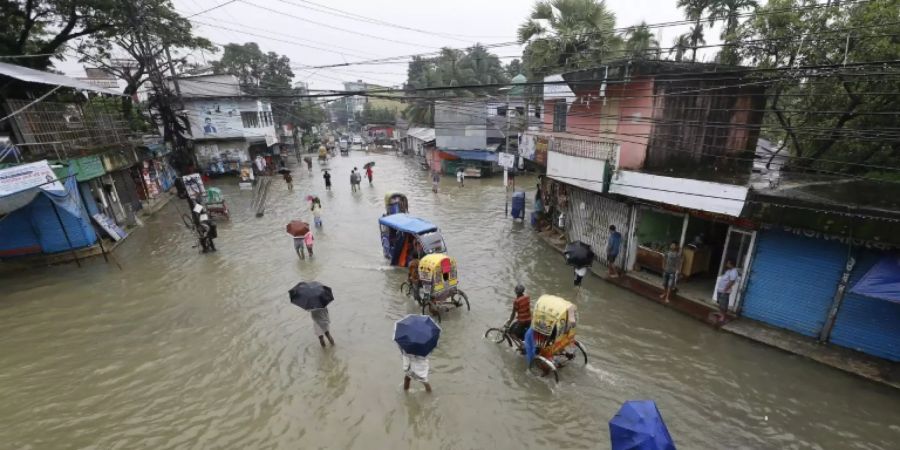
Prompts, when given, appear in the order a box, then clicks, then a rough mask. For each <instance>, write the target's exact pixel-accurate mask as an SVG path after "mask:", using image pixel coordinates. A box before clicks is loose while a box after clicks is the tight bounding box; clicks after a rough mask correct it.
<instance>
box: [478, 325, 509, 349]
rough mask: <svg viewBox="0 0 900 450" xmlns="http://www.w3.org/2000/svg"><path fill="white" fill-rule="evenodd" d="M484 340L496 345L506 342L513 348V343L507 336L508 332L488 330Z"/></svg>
mask: <svg viewBox="0 0 900 450" xmlns="http://www.w3.org/2000/svg"><path fill="white" fill-rule="evenodd" d="M484 338H485V339H487V340H489V341H491V342H493V343H495V344H499V343H501V342H503V341H506V343H507V344H509V345H510V346H512V342H510V341H509V336H507V335H506V332H505V331H503V330H502V329H500V328H488V330H487V331H485V332H484Z"/></svg>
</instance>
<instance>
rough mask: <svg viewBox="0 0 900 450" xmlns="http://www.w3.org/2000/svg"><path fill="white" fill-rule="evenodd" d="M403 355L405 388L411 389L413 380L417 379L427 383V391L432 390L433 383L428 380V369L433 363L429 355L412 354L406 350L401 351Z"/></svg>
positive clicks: (405, 389) (406, 389)
mask: <svg viewBox="0 0 900 450" xmlns="http://www.w3.org/2000/svg"><path fill="white" fill-rule="evenodd" d="M400 353H401V354H402V355H403V371H404V373H405V375H404V377H403V390H404V391H408V390H409V383H410V381H411V380H416V381H418V382H420V383H422V384H424V385H425V392H429V393H430V392H431V383H429V382H428V371H429V370H430V368H431V363H430V362H429V361H428V357H427V356H418V355H410V354H408V353H406V352H403V351H401V352H400Z"/></svg>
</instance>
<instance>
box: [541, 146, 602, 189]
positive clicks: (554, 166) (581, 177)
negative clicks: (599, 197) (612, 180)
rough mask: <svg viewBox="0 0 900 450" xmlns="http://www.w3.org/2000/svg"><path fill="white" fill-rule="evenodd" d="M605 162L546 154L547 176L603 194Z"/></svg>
mask: <svg viewBox="0 0 900 450" xmlns="http://www.w3.org/2000/svg"><path fill="white" fill-rule="evenodd" d="M605 175H606V161H603V160H599V159H593V158H582V157H579V156H569V155H564V154H562V153H558V152H552V151H551V152H547V176H548V177H550V178H553V179H555V180H558V181H561V182H563V183H566V184H571V185H573V186H578V187H580V188H582V189H586V190H589V191H594V192H603V178H604V177H605Z"/></svg>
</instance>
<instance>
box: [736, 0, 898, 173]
mask: <svg viewBox="0 0 900 450" xmlns="http://www.w3.org/2000/svg"><path fill="white" fill-rule="evenodd" d="M805 4H806V2H803V1H801V0H769V1H768V2H767V4H766V5H765V6H761V7H759V8H757V14H754V17H753V18H752V19H750V20H748V22H747V23H745V24H744V27H745V29H744V30H743V32H742V35H741V38H742V39H741V40H742V42H745V43H744V44H742V47H741V48H740V52H739V55H740V56H741V57H743V58H745V60H747V61H749V62H751V63H753V64H755V65H757V66H758V67H760V68H765V69H768V68H779V69H781V70H780V71H779V72H778V73H776V74H774V75H772V76H773V79H772V82H771V83H770V86H771V87H770V89H769V93H768V94H769V95H768V104H767V114H766V117H765V119H764V131H763V133H764V135H765V136H766V137H768V138H770V139H771V140H773V141H774V142H782V143H783V145H782V146H781V149H780V150H779V151H786V152H789V153H790V155H791V156H793V157H794V158H792V159H791V160H790V166H791V167H792V168H795V169H802V170H809V169H812V170H825V171H827V172H849V173H861V174H866V175H870V176H885V174H886V173H889V174H890V176H891V177H894V178H897V172H896V171H884V172H883V173H880V172H879V170H878V169H877V168H871V167H864V166H859V165H857V164H845V163H843V162H851V163H864V164H869V165H873V166H895V167H896V166H900V139H897V133H896V131H891V130H896V126H897V125H896V112H897V111H900V97H898V96H897V95H896V93H897V92H900V79H898V78H897V77H896V76H891V75H884V74H883V72H884V71H885V70H886V69H888V68H889V67H890V65H889V64H888V63H883V61H896V60H900V45H897V40H896V36H898V35H900V25H898V24H897V22H896V20H895V19H896V17H900V0H885V1H878V2H847V3H843V2H832V3H830V4H829V5H827V6H824V7H820V8H808V7H804V5H805ZM798 36H802V37H803V38H802V39H798ZM860 63H875V64H876V65H875V66H873V67H871V68H866V67H846V68H845V67H844V65H845V64H848V65H849V64H860ZM809 66H816V67H819V66H822V67H827V68H828V69H820V70H808V69H807V70H804V69H802V68H803V67H809ZM870 171H873V172H875V173H869V172H870Z"/></svg>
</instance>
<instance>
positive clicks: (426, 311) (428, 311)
mask: <svg viewBox="0 0 900 450" xmlns="http://www.w3.org/2000/svg"><path fill="white" fill-rule="evenodd" d="M422 315H423V316H429V315H430V316H434V317H436V318H437V321H438V323H441V312H440V311H439V310H438V309H437V308H433V307H431V302H423V303H422Z"/></svg>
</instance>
